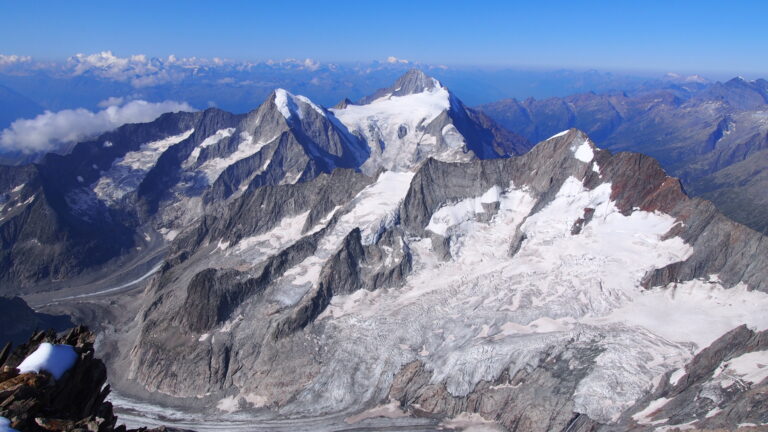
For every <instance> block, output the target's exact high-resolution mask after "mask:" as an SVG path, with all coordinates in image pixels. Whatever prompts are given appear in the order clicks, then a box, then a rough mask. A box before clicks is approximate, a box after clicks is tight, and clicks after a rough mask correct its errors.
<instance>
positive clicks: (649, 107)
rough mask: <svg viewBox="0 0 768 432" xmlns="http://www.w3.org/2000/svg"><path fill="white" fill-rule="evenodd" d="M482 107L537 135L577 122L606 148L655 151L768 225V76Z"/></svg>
mask: <svg viewBox="0 0 768 432" xmlns="http://www.w3.org/2000/svg"><path fill="white" fill-rule="evenodd" d="M479 108H480V109H481V110H482V111H483V112H485V113H486V114H488V115H489V116H490V117H492V118H493V119H495V120H496V121H498V122H499V124H501V125H502V126H504V127H506V128H508V129H509V130H511V131H514V132H516V133H519V134H521V135H523V136H524V137H526V138H528V139H529V140H530V141H531V142H536V141H538V140H541V139H545V138H547V137H549V136H551V135H552V134H555V133H557V132H558V131H561V130H563V129H567V128H570V127H576V128H579V129H582V130H584V131H586V132H587V133H589V135H590V136H591V137H592V138H593V139H595V141H596V142H599V143H600V145H601V146H603V147H605V148H607V149H611V150H614V151H636V152H640V153H644V154H647V155H650V156H652V157H654V158H656V159H658V160H659V162H661V164H662V166H664V168H665V169H667V170H668V171H669V172H670V173H671V174H673V175H675V176H677V177H679V178H680V179H681V180H682V182H683V186H684V187H685V189H686V191H687V192H688V193H690V194H692V195H694V196H701V197H703V198H706V199H709V200H712V201H713V202H714V203H715V204H716V205H717V206H718V208H720V209H721V210H722V211H723V212H724V213H725V214H726V215H728V216H729V217H731V218H733V219H734V220H737V221H739V222H742V223H744V224H746V225H749V226H751V227H753V228H754V229H756V230H758V231H761V232H764V231H766V230H768V217H766V216H767V215H768V193H766V192H765V191H766V190H768V81H765V80H762V79H759V80H755V81H747V80H744V79H743V78H734V79H732V80H730V81H727V82H724V83H720V82H716V83H711V84H709V83H701V82H699V81H698V80H692V81H691V80H687V81H686V80H682V81H680V80H673V81H667V82H666V83H664V85H659V83H656V84H654V85H646V86H644V87H642V88H639V89H636V90H634V91H630V92H615V93H613V92H609V93H599V94H598V93H582V94H576V95H573V96H567V97H562V98H548V99H541V100H537V99H525V100H516V99H507V100H502V101H498V102H494V103H489V104H486V105H482V106H480V107H479Z"/></svg>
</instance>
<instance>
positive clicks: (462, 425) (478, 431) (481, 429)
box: [440, 412, 506, 432]
mask: <svg viewBox="0 0 768 432" xmlns="http://www.w3.org/2000/svg"><path fill="white" fill-rule="evenodd" d="M440 426H442V427H444V428H448V429H452V430H453V429H458V430H461V431H463V432H501V431H505V430H506V429H505V428H504V427H502V425H500V424H498V423H496V422H494V421H491V420H486V419H485V418H484V417H483V416H481V415H480V414H478V413H467V412H463V413H461V414H459V415H457V416H456V417H454V418H452V419H449V420H445V421H443V422H442V423H440Z"/></svg>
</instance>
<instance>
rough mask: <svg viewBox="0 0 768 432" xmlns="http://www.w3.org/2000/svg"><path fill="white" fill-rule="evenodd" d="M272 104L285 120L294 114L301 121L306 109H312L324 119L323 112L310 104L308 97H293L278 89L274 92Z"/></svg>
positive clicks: (320, 108)
mask: <svg viewBox="0 0 768 432" xmlns="http://www.w3.org/2000/svg"><path fill="white" fill-rule="evenodd" d="M274 103H275V106H276V107H277V110H278V111H280V114H282V115H283V117H285V119H286V120H288V119H290V118H291V117H292V116H293V115H294V114H295V115H296V116H298V117H299V118H300V119H303V118H304V113H305V112H307V110H308V109H312V110H314V111H315V112H317V113H318V114H320V115H321V116H323V117H325V110H324V109H323V108H322V107H320V106H319V105H317V104H315V103H314V102H312V101H311V100H310V99H309V98H308V97H306V96H302V95H294V94H292V93H291V92H289V91H288V90H285V89H282V88H278V89H276V90H275V91H274Z"/></svg>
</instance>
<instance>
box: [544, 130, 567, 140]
mask: <svg viewBox="0 0 768 432" xmlns="http://www.w3.org/2000/svg"><path fill="white" fill-rule="evenodd" d="M568 131H570V129H566V130H564V131H562V132H558V133H556V134H554V135H552V136H551V137H549V138H547V141H549V140H551V139H555V138H559V137H561V136H563V135H565V134H567V133H568Z"/></svg>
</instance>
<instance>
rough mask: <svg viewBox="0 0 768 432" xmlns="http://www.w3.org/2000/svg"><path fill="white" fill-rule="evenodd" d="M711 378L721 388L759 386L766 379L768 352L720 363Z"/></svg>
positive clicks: (755, 352) (746, 355)
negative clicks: (747, 385) (740, 385)
mask: <svg viewBox="0 0 768 432" xmlns="http://www.w3.org/2000/svg"><path fill="white" fill-rule="evenodd" d="M712 376H713V380H714V381H717V382H719V384H720V387H723V388H726V387H730V386H731V385H733V384H735V383H742V384H745V383H748V384H759V383H760V382H762V381H763V380H764V379H766V378H768V351H754V352H750V353H746V354H742V355H740V356H738V357H734V358H732V359H730V360H728V361H726V362H723V363H720V366H718V368H717V369H716V370H715V372H714V373H713V374H712Z"/></svg>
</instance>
